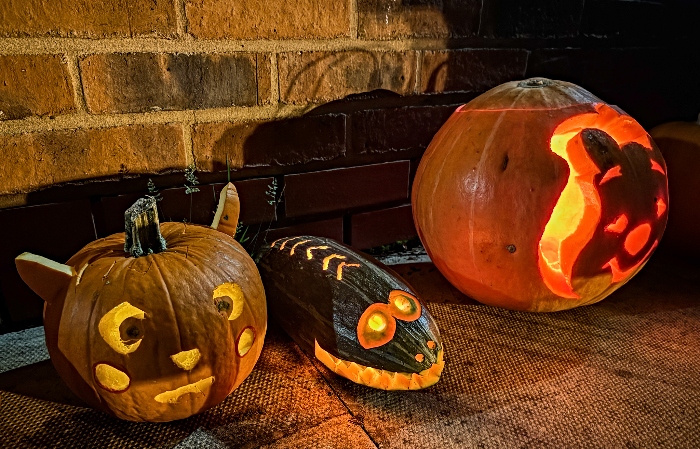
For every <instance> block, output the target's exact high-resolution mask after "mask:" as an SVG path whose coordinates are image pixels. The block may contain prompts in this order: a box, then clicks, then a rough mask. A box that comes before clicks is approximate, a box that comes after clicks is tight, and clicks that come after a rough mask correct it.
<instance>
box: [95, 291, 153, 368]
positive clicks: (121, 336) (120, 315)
mask: <svg viewBox="0 0 700 449" xmlns="http://www.w3.org/2000/svg"><path fill="white" fill-rule="evenodd" d="M145 317H146V314H145V313H144V311H143V310H141V309H139V308H138V307H134V306H132V305H131V304H129V303H128V302H123V303H121V304H119V305H118V306H116V307H114V308H113V309H112V310H110V311H109V312H107V313H106V314H105V315H104V316H103V317H102V318H101V319H100V322H99V324H98V325H97V329H98V331H99V332H100V335H101V336H102V338H103V339H104V341H105V343H107V344H108V345H109V346H110V347H111V348H112V349H114V350H115V351H116V352H118V353H119V354H124V355H125V354H129V353H132V352H134V351H136V349H138V347H139V345H140V344H141V340H142V339H143V328H142V327H141V326H142V324H141V323H140V321H141V320H143V319H144V318H145ZM136 320H139V322H136ZM123 324H126V325H125V326H123ZM134 340H136V341H134Z"/></svg>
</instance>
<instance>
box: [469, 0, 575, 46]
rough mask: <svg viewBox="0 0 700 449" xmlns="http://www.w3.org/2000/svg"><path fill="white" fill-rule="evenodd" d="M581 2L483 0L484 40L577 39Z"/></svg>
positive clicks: (482, 29) (573, 0) (570, 0)
mask: <svg viewBox="0 0 700 449" xmlns="http://www.w3.org/2000/svg"><path fill="white" fill-rule="evenodd" d="M583 4H584V0H568V1H561V0H484V6H483V10H482V13H481V31H480V34H481V35H482V36H484V37H499V38H523V37H533V38H548V37H573V36H576V35H577V33H578V29H579V24H580V22H581V14H582V12H583Z"/></svg>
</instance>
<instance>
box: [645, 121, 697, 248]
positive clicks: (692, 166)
mask: <svg viewBox="0 0 700 449" xmlns="http://www.w3.org/2000/svg"><path fill="white" fill-rule="evenodd" d="M650 134H651V136H652V137H653V138H654V141H655V142H656V143H657V145H658V146H659V149H660V150H661V153H662V154H663V155H664V159H665V160H666V165H667V166H668V172H669V175H670V177H669V181H668V189H669V194H670V195H671V197H672V198H673V208H671V209H670V211H669V216H668V226H667V227H666V232H665V234H664V239H663V241H662V242H661V248H663V249H665V250H669V251H670V252H673V253H674V254H676V255H678V256H681V257H684V258H688V259H690V258H692V259H693V260H697V253H698V252H700V230H698V223H700V203H698V201H697V198H695V195H694V193H695V192H700V176H698V172H700V119H699V121H698V122H694V123H691V122H670V123H664V124H662V125H659V126H657V127H655V128H653V129H652V130H651V132H650Z"/></svg>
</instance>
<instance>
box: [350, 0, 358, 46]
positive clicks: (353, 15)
mask: <svg viewBox="0 0 700 449" xmlns="http://www.w3.org/2000/svg"><path fill="white" fill-rule="evenodd" d="M349 1H350V39H359V38H360V31H359V23H358V22H359V21H360V17H359V8H358V7H357V2H358V0H349Z"/></svg>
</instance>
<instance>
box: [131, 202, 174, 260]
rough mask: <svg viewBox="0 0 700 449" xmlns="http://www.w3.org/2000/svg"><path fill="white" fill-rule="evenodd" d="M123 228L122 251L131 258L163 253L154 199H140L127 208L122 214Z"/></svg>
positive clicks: (163, 245) (163, 248)
mask: <svg viewBox="0 0 700 449" xmlns="http://www.w3.org/2000/svg"><path fill="white" fill-rule="evenodd" d="M124 228H125V239H124V251H126V252H128V253H129V254H131V256H132V257H141V256H145V255H148V254H154V253H159V252H161V251H165V246H166V245H165V239H164V238H163V236H162V235H161V234H160V223H159V222H158V207H157V206H156V199H155V198H153V197H150V196H147V197H146V198H140V199H139V200H138V201H136V202H135V203H134V204H133V205H132V206H131V207H130V208H128V209H127V210H126V212H125V213H124Z"/></svg>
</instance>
